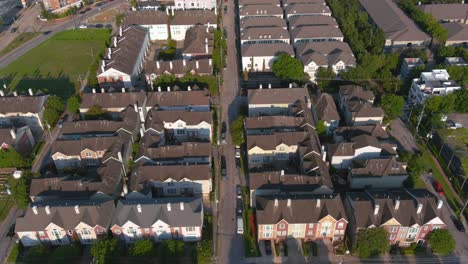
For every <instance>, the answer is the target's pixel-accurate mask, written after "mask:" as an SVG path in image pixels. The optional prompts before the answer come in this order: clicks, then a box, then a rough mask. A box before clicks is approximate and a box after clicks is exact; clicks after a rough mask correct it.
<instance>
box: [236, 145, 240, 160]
mask: <svg viewBox="0 0 468 264" xmlns="http://www.w3.org/2000/svg"><path fill="white" fill-rule="evenodd" d="M236 158H238V159H240V147H239V146H236Z"/></svg>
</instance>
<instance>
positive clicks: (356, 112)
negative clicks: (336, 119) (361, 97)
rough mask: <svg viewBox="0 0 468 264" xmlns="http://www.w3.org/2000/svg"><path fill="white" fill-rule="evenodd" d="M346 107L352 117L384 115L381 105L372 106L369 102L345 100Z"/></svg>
mask: <svg viewBox="0 0 468 264" xmlns="http://www.w3.org/2000/svg"><path fill="white" fill-rule="evenodd" d="M346 109H348V111H350V112H351V114H352V116H353V117H354V118H356V117H383V116H384V111H383V109H382V108H381V107H374V106H373V105H371V104H370V103H368V102H363V101H348V102H346Z"/></svg>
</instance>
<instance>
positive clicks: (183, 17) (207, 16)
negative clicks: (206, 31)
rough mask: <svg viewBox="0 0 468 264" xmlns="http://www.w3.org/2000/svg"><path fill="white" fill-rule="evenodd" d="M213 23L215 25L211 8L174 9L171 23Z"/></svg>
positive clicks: (214, 17) (214, 16)
mask: <svg viewBox="0 0 468 264" xmlns="http://www.w3.org/2000/svg"><path fill="white" fill-rule="evenodd" d="M207 24H210V25H213V26H216V15H215V13H214V12H213V11H211V10H194V9H192V10H185V11H182V10H180V11H175V13H174V17H173V18H172V21H171V25H207Z"/></svg>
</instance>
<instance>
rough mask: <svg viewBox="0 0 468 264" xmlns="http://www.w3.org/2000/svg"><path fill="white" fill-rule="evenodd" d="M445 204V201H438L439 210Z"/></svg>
mask: <svg viewBox="0 0 468 264" xmlns="http://www.w3.org/2000/svg"><path fill="white" fill-rule="evenodd" d="M443 204H444V201H442V199H439V201H437V209H441V208H442V205H443Z"/></svg>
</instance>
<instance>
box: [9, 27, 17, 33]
mask: <svg viewBox="0 0 468 264" xmlns="http://www.w3.org/2000/svg"><path fill="white" fill-rule="evenodd" d="M17 30H18V28H17V27H14V28H11V29H10V33H15V32H16V31H17Z"/></svg>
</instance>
